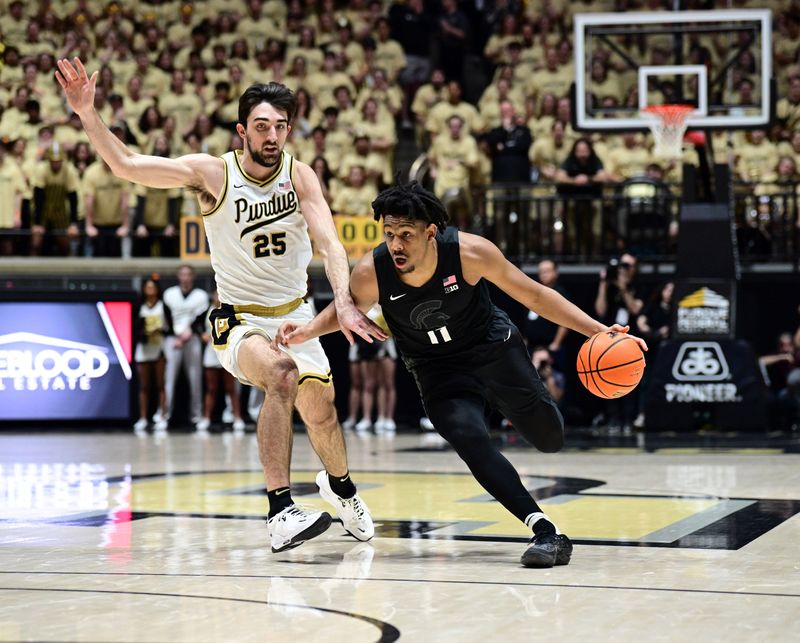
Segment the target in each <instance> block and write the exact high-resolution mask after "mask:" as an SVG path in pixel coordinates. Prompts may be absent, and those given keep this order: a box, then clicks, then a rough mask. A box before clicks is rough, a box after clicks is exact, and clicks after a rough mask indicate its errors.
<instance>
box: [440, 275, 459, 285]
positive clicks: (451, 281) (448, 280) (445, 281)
mask: <svg viewBox="0 0 800 643" xmlns="http://www.w3.org/2000/svg"><path fill="white" fill-rule="evenodd" d="M454 283H456V276H455V275H450V276H449V277H447V278H446V279H442V285H443V286H452V285H453V284H454Z"/></svg>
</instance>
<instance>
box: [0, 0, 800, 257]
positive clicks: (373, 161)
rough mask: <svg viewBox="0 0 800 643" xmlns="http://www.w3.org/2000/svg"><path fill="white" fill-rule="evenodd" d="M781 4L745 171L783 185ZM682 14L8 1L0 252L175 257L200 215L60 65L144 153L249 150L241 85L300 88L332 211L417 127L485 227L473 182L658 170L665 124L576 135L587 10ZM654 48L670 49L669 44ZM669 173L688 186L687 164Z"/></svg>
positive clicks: (385, 173)
mask: <svg viewBox="0 0 800 643" xmlns="http://www.w3.org/2000/svg"><path fill="white" fill-rule="evenodd" d="M686 4H687V8H697V9H708V8H713V6H714V4H715V3H714V2H712V1H705V2H702V1H699V0H698V1H697V2H687V3H686ZM728 4H729V3H725V6H727V5H728ZM733 4H734V5H736V6H741V7H755V6H763V5H764V3H763V2H760V3H753V2H740V1H738V0H737V1H736V2H734V3H733ZM766 4H767V5H769V7H770V8H772V9H773V15H774V34H773V35H774V62H775V69H776V80H777V89H778V100H777V106H776V112H777V114H776V115H777V120H776V122H775V126H774V127H773V128H772V129H770V130H769V131H766V130H764V131H752V132H749V133H744V132H737V133H736V141H735V149H736V165H735V167H736V172H737V174H738V177H739V178H740V179H741V180H742V181H745V182H749V183H752V184H753V185H754V189H755V191H756V193H757V194H758V195H759V196H764V197H769V196H770V194H771V193H773V192H774V191H775V190H776V189H778V190H780V189H782V188H780V187H779V188H775V184H781V183H783V184H790V183H791V184H794V183H796V181H797V179H798V178H799V177H800V174H799V173H798V167H799V166H800V1H798V0H773V1H771V2H768V3H766ZM669 8H670V7H668V6H667V3H666V2H663V1H662V0H638V1H637V0H616V1H612V0H585V1H584V2H580V3H568V2H565V1H564V0H547V1H545V2H541V3H533V2H527V3H522V2H519V1H517V0H497V1H495V2H486V3H478V2H463V1H462V2H456V0H441V1H436V2H430V1H423V0H406V1H405V2H389V1H388V0H383V1H382V0H351V1H349V2H339V1H337V0H287V1H283V0H208V1H199V0H197V1H190V0H177V1H175V0H163V1H162V0H130V1H129V2H125V3H122V2H119V1H118V0H112V1H111V2H102V1H98V0H94V1H92V0H67V1H65V2H52V1H51V0H39V1H30V2H21V1H20V0H3V1H0V10H2V15H3V21H2V24H0V31H1V33H0V48H2V51H0V54H1V56H2V67H0V108H1V109H2V111H1V112H0V139H2V145H1V146H0V147H2V148H3V149H2V151H0V197H1V198H2V202H1V203H0V252H1V253H3V254H11V253H16V254H34V255H38V254H43V253H49V254H59V255H86V256H92V255H94V256H119V255H120V253H124V254H126V255H130V254H133V255H137V256H171V255H175V253H176V252H177V244H176V235H177V234H178V230H179V225H178V223H179V217H180V215H181V214H195V213H197V210H198V208H197V205H196V203H195V201H194V197H193V195H192V194H189V193H184V192H181V191H180V190H176V191H163V190H150V189H146V188H140V187H134V186H132V185H127V184H125V183H124V182H122V181H119V180H118V179H116V178H115V177H114V176H113V175H112V174H111V172H110V171H109V169H108V168H107V167H105V166H104V165H103V164H102V162H101V161H99V160H97V159H96V158H95V155H94V153H93V151H92V149H91V148H90V147H89V146H88V144H87V139H86V136H85V134H84V133H83V130H82V128H81V124H80V119H79V118H78V117H77V116H76V115H74V114H70V113H69V110H68V109H67V107H66V105H65V103H64V101H63V98H62V95H61V91H60V87H59V86H58V84H57V81H56V80H55V76H54V72H55V61H56V60H57V59H58V58H61V57H75V56H77V57H79V58H80V59H81V60H83V62H84V63H86V65H87V66H88V68H89V69H90V70H91V71H94V70H98V71H99V78H98V82H97V91H96V98H95V106H96V108H97V110H98V112H99V113H100V114H101V115H102V117H103V119H104V120H105V122H106V123H107V124H109V126H110V127H111V129H112V131H113V132H114V133H115V134H116V135H117V136H119V137H120V139H121V140H123V141H124V142H125V143H126V144H128V145H129V146H133V147H134V148H135V149H139V150H141V151H142V152H145V153H148V154H160V155H166V156H176V155H181V154H187V153H192V152H208V153H210V154H215V155H218V154H222V153H224V152H225V151H227V150H229V149H235V148H236V147H237V146H240V145H241V140H240V138H239V137H238V136H237V135H235V130H234V126H235V123H236V120H237V101H238V97H239V95H240V94H241V92H242V91H243V90H244V89H245V88H246V87H247V86H248V85H249V84H250V83H252V82H256V81H260V82H267V81H277V82H281V83H284V84H286V85H288V86H289V87H291V88H292V89H293V90H295V91H296V92H297V95H298V102H299V110H298V114H297V118H296V120H295V124H294V133H293V135H292V137H291V139H290V142H289V144H288V148H289V151H290V152H291V153H293V154H294V155H296V156H297V158H299V159H300V160H302V161H305V162H307V163H309V164H311V165H312V166H313V167H314V168H315V170H316V171H317V174H318V176H319V177H320V181H321V182H322V184H323V186H324V191H325V195H326V198H328V199H329V202H330V204H331V206H332V208H333V210H334V212H335V213H341V214H354V215H363V214H367V213H368V212H369V207H368V204H369V203H370V201H371V199H373V198H374V196H375V193H376V191H377V190H378V189H379V188H380V187H381V186H382V185H386V184H389V183H391V182H392V181H393V179H394V175H395V160H394V159H395V149H396V147H397V145H398V140H399V137H400V135H402V134H403V133H404V132H408V133H410V132H411V131H412V130H413V131H414V136H413V139H414V141H415V142H416V144H417V146H418V148H419V149H420V150H424V151H427V157H428V161H429V164H430V177H431V179H432V181H433V187H434V190H435V192H436V193H437V195H439V196H440V197H442V198H443V199H446V200H450V202H449V203H448V206H449V207H450V208H451V210H452V211H453V212H454V214H455V216H454V218H455V219H456V221H457V222H458V223H459V224H460V225H469V224H470V221H471V217H472V216H474V214H475V212H476V211H480V208H479V207H478V206H479V204H476V203H474V202H473V195H474V194H475V188H476V187H477V188H480V187H482V186H486V185H488V184H491V183H495V184H496V183H504V182H507V183H508V182H510V183H519V182H529V181H530V180H531V178H532V177H533V179H538V181H539V182H541V183H547V182H548V181H556V182H561V183H567V184H569V183H572V184H574V183H576V182H577V183H582V182H584V180H585V179H584V178H582V177H584V176H585V172H584V169H583V168H582V167H581V166H580V165H579V166H577V169H576V166H575V163H574V160H575V158H576V156H577V157H580V156H581V154H583V153H584V151H585V149H584V150H582V149H581V146H583V148H586V147H587V146H588V147H589V148H591V153H592V154H591V155H592V164H593V165H594V166H596V168H595V169H596V170H597V172H594V173H593V174H592V175H590V179H591V180H590V182H602V181H620V180H624V179H625V178H628V177H631V176H636V175H641V174H644V173H645V172H647V171H653V170H652V167H651V166H653V165H658V163H659V161H658V159H655V158H654V157H653V154H652V151H651V141H650V139H649V137H645V136H643V135H634V134H630V135H620V134H615V135H608V136H600V135H593V136H591V137H588V138H586V137H584V136H583V135H581V134H580V133H578V132H575V131H574V130H573V128H572V125H571V111H572V104H571V101H570V98H569V89H570V86H571V84H572V81H573V76H574V61H573V53H572V52H573V43H572V41H571V40H572V38H571V28H572V17H573V16H574V15H575V14H576V13H579V12H589V11H591V12H597V11H623V10H662V9H669ZM739 44H741V43H737V46H738V45H739ZM706 45H707V46H706ZM631 46H633V45H631ZM665 46H669V43H667V44H666V45H665ZM729 47H730V45H726V44H725V41H724V39H718V40H714V41H713V42H711V43H706V44H705V45H704V44H702V43H700V44H697V43H695V44H694V45H693V46H692V48H691V49H690V51H689V55H690V57H692V58H693V59H697V60H700V61H702V60H703V57H704V56H709V57H713V58H714V59H715V60H717V61H719V60H720V59H721V58H722V57H724V56H725V55H727V54H728V53H729V51H730V49H729ZM639 54H641V55H643V52H639ZM647 54H648V55H649V56H650V57H651V58H652V61H653V62H658V56H659V55H662V56H663V52H662V53H661V54H659V48H658V47H655V48H654V49H653V51H651V52H647ZM757 56H758V51H757V50H755V47H749V48H748V47H744V48H742V49H741V52H740V53H739V55H738V56H737V57H736V61H735V63H734V70H733V77H734V79H735V83H734V84H733V86H732V87H729V88H728V90H727V91H728V93H729V95H727V96H726V97H725V98H726V100H728V101H730V102H733V103H736V102H737V101H738V103H739V104H741V105H742V106H743V108H747V106H748V105H749V104H751V103H753V102H754V101H755V100H756V98H757V93H758V91H759V89H758V88H759V87H760V83H759V82H757V79H756V78H754V77H752V71H753V69H755V62H756V58H757ZM618 63H619V61H618V60H617V59H616V58H614V57H613V56H611V55H610V54H609V53H608V52H598V53H597V55H596V56H595V57H594V58H593V60H592V68H591V75H592V82H593V85H592V86H593V91H594V94H593V95H592V97H591V99H592V100H594V101H596V102H597V103H598V104H602V105H603V106H606V107H613V106H614V105H622V104H630V102H631V101H632V100H634V99H635V92H636V90H635V88H634V86H633V85H635V78H633V79H632V77H631V74H630V72H629V71H627V70H624V69H623V68H622V67H621V66H620V65H619V64H618ZM748 74H750V75H748ZM654 91H661V92H662V96H661V97H660V98H658V97H656V98H655V99H654V102H657V101H658V100H660V101H661V102H664V101H668V100H669V93H668V90H667V89H666V88H663V87H662V88H656V89H654ZM720 136H724V133H723V134H721V135H720ZM717 149H718V150H720V154H723V155H724V154H725V153H726V148H725V146H724V145H719V146H717ZM570 168H572V173H571V170H570ZM648 168H650V170H648ZM656 171H658V172H661V173H662V175H663V176H664V177H665V178H666V179H667V180H669V179H673V180H674V179H675V178H676V174H675V173H676V172H677V171H678V168H677V166H675V165H674V164H673V165H670V166H664V165H663V164H662V166H661V167H659V168H657V169H656ZM576 177H578V178H577V179H576ZM594 225H595V224H594V223H591V224H590V226H594ZM16 231H22V232H23V233H24V234H15V232H16ZM53 231H55V232H57V233H58V234H51V233H52V232H53Z"/></svg>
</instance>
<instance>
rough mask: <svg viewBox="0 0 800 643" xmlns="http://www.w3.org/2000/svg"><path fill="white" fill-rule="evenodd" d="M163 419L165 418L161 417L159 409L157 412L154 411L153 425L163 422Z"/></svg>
mask: <svg viewBox="0 0 800 643" xmlns="http://www.w3.org/2000/svg"><path fill="white" fill-rule="evenodd" d="M165 419H166V418H165V417H164V416H163V415H161V409H158V411H156V412H155V413H154V414H153V423H155V424H158V423H159V422H161V420H165Z"/></svg>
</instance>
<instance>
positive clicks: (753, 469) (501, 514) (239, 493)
mask: <svg viewBox="0 0 800 643" xmlns="http://www.w3.org/2000/svg"><path fill="white" fill-rule="evenodd" d="M440 446H441V445H439V444H437V443H436V441H435V438H434V437H433V436H431V435H419V434H400V435H397V436H393V437H387V436H376V435H369V436H363V437H360V436H357V435H355V434H349V435H348V449H349V453H350V462H351V471H352V472H353V474H354V477H355V480H356V482H357V484H358V485H359V488H360V492H361V494H362V496H363V498H364V499H365V500H366V502H367V503H368V504H369V506H370V508H371V510H372V513H373V516H374V518H375V520H376V523H377V525H378V527H377V535H376V537H375V539H374V540H373V541H372V542H370V543H358V542H356V541H355V540H352V539H351V538H350V537H349V536H347V535H346V534H345V533H344V531H343V530H342V528H341V526H340V525H339V524H338V523H334V524H333V526H332V527H331V528H330V529H329V530H328V532H326V533H325V534H324V535H323V536H321V537H320V538H318V539H315V540H313V541H310V542H308V543H306V544H304V545H303V546H301V547H299V548H297V549H294V550H291V551H289V552H285V553H282V554H272V553H271V552H270V551H269V543H268V538H267V531H266V526H265V524H264V522H263V516H264V514H265V513H266V497H265V495H264V493H263V490H262V479H261V473H260V467H259V463H258V456H257V451H256V448H255V443H254V437H253V435H252V434H247V435H245V436H243V437H233V436H232V435H229V434H226V435H220V434H212V435H211V436H210V437H208V438H207V439H201V438H198V437H195V436H193V435H188V434H171V435H169V436H168V437H166V438H163V439H157V438H155V437H153V436H152V435H149V436H147V437H144V438H137V437H135V436H133V435H130V434H126V433H90V434H77V433H70V434H57V433H47V434H23V433H15V434H12V433H0V641H59V642H71V641H83V642H92V643H98V642H101V641H104V642H105V641H130V642H166V641H170V642H171V641H181V642H182V641H210V642H216V641H225V642H227V641H279V642H283V641H287V642H291V643H298V642H303V641H345V642H350V641H352V642H354V643H355V642H361V641H395V640H403V641H425V642H427V643H429V642H438V641H446V642H449V641H453V642H458V643H468V642H473V641H474V642H484V641H502V642H506V641H508V642H516V641H520V642H521V641H581V642H584V641H614V642H619V641H696V640H703V641H706V642H709V641H726V642H729V641H795V640H797V637H798V634H797V627H798V621H800V545H798V543H800V517H798V515H797V514H798V512H800V455H797V454H792V453H782V452H779V451H775V452H772V451H770V450H758V449H757V450H752V451H745V452H735V451H731V450H726V451H724V452H715V451H713V450H711V451H709V450H703V451H691V450H686V451H681V450H663V451H659V450H656V451H655V452H653V453H648V452H641V451H638V450H636V449H628V450H625V451H621V452H613V451H604V450H582V451H571V450H566V451H565V452H562V453H559V454H553V455H543V454H539V453H537V452H536V451H534V450H532V449H531V450H529V449H519V448H515V449H508V450H507V451H506V455H507V456H508V457H509V459H510V460H511V461H512V462H513V463H514V464H515V465H516V467H517V468H518V470H519V471H520V473H521V474H522V476H523V478H524V481H525V484H526V486H527V488H528V489H529V490H530V491H531V492H532V493H534V494H535V495H536V496H537V497H538V498H540V499H541V501H542V504H543V506H544V507H545V511H546V512H547V513H548V514H549V515H550V517H551V518H553V519H554V520H555V521H556V522H557V524H558V525H559V527H560V528H561V529H562V531H564V532H565V533H567V534H569V535H570V536H571V538H572V539H573V541H574V542H575V551H574V554H573V558H572V562H571V563H570V564H569V565H568V566H565V567H556V568H553V569H544V570H541V569H539V570H537V569H526V568H523V567H521V566H520V565H519V556H520V554H521V552H522V550H523V549H524V547H525V543H526V541H527V536H526V532H525V528H524V527H523V526H522V525H520V524H518V523H517V522H516V521H515V520H514V519H512V518H510V516H508V515H506V513H505V511H504V510H503V509H502V508H501V507H499V505H498V504H497V503H496V502H494V501H493V500H492V499H491V498H489V497H487V496H486V494H485V493H484V492H483V490H482V489H481V488H480V487H479V486H477V484H476V483H475V482H474V481H473V479H472V478H471V476H469V475H468V474H467V472H466V470H465V467H464V466H463V464H462V463H461V461H460V460H459V459H458V458H457V456H456V455H455V454H454V453H453V452H452V451H449V450H445V449H442V448H440ZM318 467H319V465H318V461H317V459H316V457H315V456H314V455H313V452H311V450H310V448H309V446H308V442H307V440H306V437H305V435H303V434H302V433H301V434H297V435H296V437H295V452H294V471H295V473H294V478H293V495H294V497H295V498H296V499H297V500H298V501H299V502H301V503H303V504H306V505H309V506H320V507H321V506H324V503H323V502H322V500H321V499H320V498H319V496H318V494H317V493H316V487H315V485H314V484H313V480H314V475H315V473H316V471H317V470H318Z"/></svg>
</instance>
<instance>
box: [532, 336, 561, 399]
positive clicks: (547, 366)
mask: <svg viewBox="0 0 800 643" xmlns="http://www.w3.org/2000/svg"><path fill="white" fill-rule="evenodd" d="M531 362H532V363H533V367H534V368H535V369H536V372H537V373H539V378H540V379H541V380H542V382H544V384H545V386H546V387H547V390H548V392H549V393H550V396H551V397H552V398H553V401H555V403H556V404H558V405H560V404H561V399H562V398H563V397H564V384H565V382H566V377H565V376H564V373H562V372H561V371H559V370H557V369H556V368H555V366H554V365H553V357H552V355H551V354H550V351H549V350H547V348H546V347H545V346H534V348H533V352H532V353H531Z"/></svg>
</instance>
